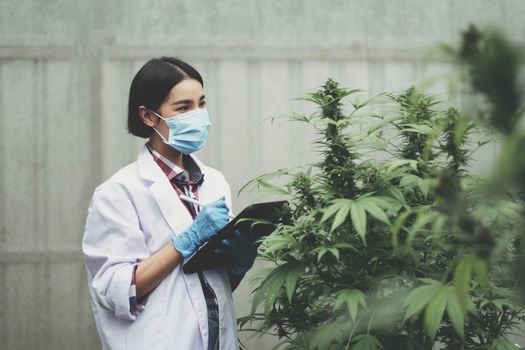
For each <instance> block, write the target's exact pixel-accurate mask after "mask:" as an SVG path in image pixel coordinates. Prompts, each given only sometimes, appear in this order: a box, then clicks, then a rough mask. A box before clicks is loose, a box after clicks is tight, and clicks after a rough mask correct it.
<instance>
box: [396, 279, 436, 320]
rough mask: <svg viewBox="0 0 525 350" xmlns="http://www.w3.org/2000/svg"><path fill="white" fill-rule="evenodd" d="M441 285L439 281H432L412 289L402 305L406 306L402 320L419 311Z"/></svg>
mask: <svg viewBox="0 0 525 350" xmlns="http://www.w3.org/2000/svg"><path fill="white" fill-rule="evenodd" d="M442 287H443V286H442V285H441V283H433V284H428V285H424V286H420V287H417V288H415V289H413V290H412V291H411V292H410V293H409V294H408V296H407V298H406V300H405V303H404V304H403V306H404V307H407V309H406V311H405V316H404V318H403V321H404V322H405V321H406V320H408V319H409V318H411V317H412V316H414V315H416V314H418V313H419V312H421V310H423V308H425V307H426V306H427V304H428V303H429V302H430V301H431V300H432V298H433V297H434V295H436V294H437V293H438V292H439V291H440V290H441V289H442Z"/></svg>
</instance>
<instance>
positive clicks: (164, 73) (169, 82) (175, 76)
mask: <svg viewBox="0 0 525 350" xmlns="http://www.w3.org/2000/svg"><path fill="white" fill-rule="evenodd" d="M188 78H190V79H195V80H197V81H198V82H199V83H201V85H202V86H203V87H204V83H203V81H202V77H201V75H200V74H199V72H197V70H196V69H195V68H193V67H192V66H190V65H189V64H187V63H186V62H184V61H182V60H179V59H177V58H173V57H160V58H153V59H151V60H149V61H148V62H147V63H146V64H145V65H144V66H142V68H141V69H140V70H139V71H138V72H137V74H136V75H135V78H133V81H132V82H131V87H130V88H129V101H128V131H129V133H130V134H133V135H135V136H139V137H144V138H147V137H149V136H150V135H151V133H152V132H153V128H151V127H149V126H147V125H146V124H144V122H143V121H142V119H141V118H140V115H139V106H141V105H142V106H145V107H147V108H151V109H152V110H154V111H155V112H158V109H159V107H160V105H161V104H162V102H164V100H165V99H166V97H167V96H168V94H169V92H170V91H171V89H172V88H173V87H174V86H175V85H177V84H178V83H180V82H181V81H182V80H184V79H188Z"/></svg>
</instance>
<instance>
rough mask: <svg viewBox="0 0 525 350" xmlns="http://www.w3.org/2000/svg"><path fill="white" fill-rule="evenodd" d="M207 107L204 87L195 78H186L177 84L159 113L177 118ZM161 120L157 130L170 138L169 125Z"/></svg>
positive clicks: (165, 116)
mask: <svg viewBox="0 0 525 350" xmlns="http://www.w3.org/2000/svg"><path fill="white" fill-rule="evenodd" d="M204 107H206V100H205V96H204V89H203V88H202V85H201V83H199V82H198V81H197V80H195V79H184V80H182V81H181V82H180V83H178V84H177V85H175V86H174V87H173V88H172V89H171V91H170V93H169V94H168V96H167V97H166V100H165V101H164V102H163V103H162V104H161V105H160V107H159V111H158V113H159V114H160V115H161V116H162V117H164V118H177V116H178V115H179V114H183V113H186V112H189V111H192V110H194V109H197V108H204ZM157 120H159V122H158V124H156V128H157V130H158V131H159V132H160V133H161V134H162V136H164V137H165V138H166V139H168V126H167V125H166V123H165V122H164V121H163V120H161V119H160V118H157Z"/></svg>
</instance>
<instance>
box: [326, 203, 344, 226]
mask: <svg viewBox="0 0 525 350" xmlns="http://www.w3.org/2000/svg"><path fill="white" fill-rule="evenodd" d="M344 204H345V202H343V201H338V202H335V203H334V204H332V205H330V206H329V207H328V208H326V209H325V211H324V214H323V217H322V218H321V223H323V222H325V221H326V220H328V219H330V218H331V217H332V216H333V215H334V214H335V213H337V211H338V210H339V209H341V207H342V206H343V205H344Z"/></svg>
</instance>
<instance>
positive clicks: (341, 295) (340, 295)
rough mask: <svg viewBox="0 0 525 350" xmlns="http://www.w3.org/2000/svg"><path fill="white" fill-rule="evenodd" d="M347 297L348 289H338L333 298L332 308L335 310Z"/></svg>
mask: <svg viewBox="0 0 525 350" xmlns="http://www.w3.org/2000/svg"><path fill="white" fill-rule="evenodd" d="M347 297H348V289H343V290H341V291H339V293H338V294H337V297H336V299H335V303H334V310H337V309H338V308H340V307H341V305H343V304H344V303H345V302H346V298H347Z"/></svg>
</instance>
